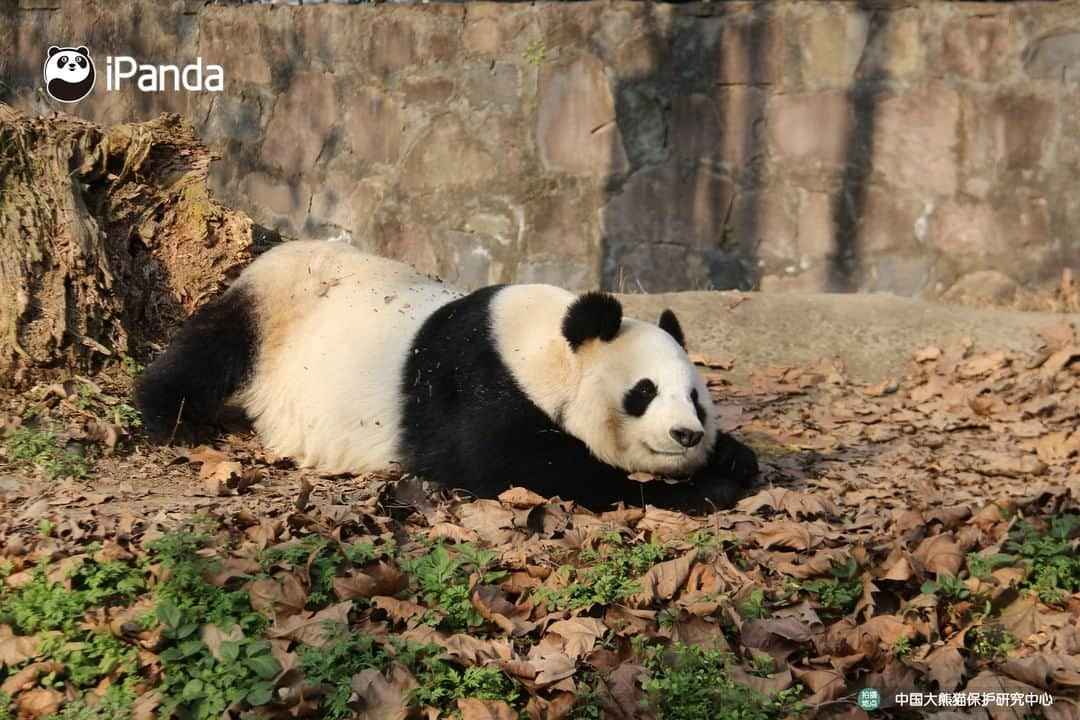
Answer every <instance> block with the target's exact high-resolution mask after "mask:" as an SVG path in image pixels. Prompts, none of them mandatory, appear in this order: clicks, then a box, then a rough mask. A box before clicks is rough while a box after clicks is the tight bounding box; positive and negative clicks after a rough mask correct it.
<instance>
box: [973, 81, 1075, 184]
mask: <svg viewBox="0 0 1080 720" xmlns="http://www.w3.org/2000/svg"><path fill="white" fill-rule="evenodd" d="M962 110H963V125H962V127H963V133H964V135H963V144H962V148H963V159H962V162H963V166H964V169H965V170H966V171H967V172H969V173H982V174H991V175H992V173H993V171H994V170H995V169H996V168H997V167H998V166H1001V167H1002V169H1006V170H1032V169H1034V168H1037V167H1039V165H1040V164H1041V162H1042V158H1043V148H1044V146H1045V145H1046V143H1047V141H1048V139H1049V136H1050V133H1051V131H1052V129H1053V121H1054V105H1053V103H1052V102H1050V101H1049V100H1046V99H1044V98H1042V97H1039V96H1037V95H1031V94H1028V93H1017V92H1013V91H1006V92H1003V93H1001V94H975V93H968V94H965V96H964V97H963V102H962Z"/></svg>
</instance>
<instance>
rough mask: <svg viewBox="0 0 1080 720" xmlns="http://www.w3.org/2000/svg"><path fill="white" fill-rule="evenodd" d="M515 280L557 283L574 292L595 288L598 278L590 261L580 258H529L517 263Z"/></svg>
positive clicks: (597, 284)
mask: <svg viewBox="0 0 1080 720" xmlns="http://www.w3.org/2000/svg"><path fill="white" fill-rule="evenodd" d="M517 282H522V283H543V284H545V285H558V286H559V287H564V288H566V289H567V290H572V291H574V292H584V291H586V290H595V289H596V288H597V287H598V286H599V284H600V278H599V276H598V274H597V271H596V268H595V267H594V266H593V264H592V263H588V262H585V261H582V260H567V259H558V260H547V259H539V258H536V259H529V260H525V261H524V262H522V263H520V264H519V265H518V270H517Z"/></svg>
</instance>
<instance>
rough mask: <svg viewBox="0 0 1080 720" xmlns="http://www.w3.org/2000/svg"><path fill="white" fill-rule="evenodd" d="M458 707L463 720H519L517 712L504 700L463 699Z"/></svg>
mask: <svg viewBox="0 0 1080 720" xmlns="http://www.w3.org/2000/svg"><path fill="white" fill-rule="evenodd" d="M457 706H458V711H459V712H460V713H461V720H518V714H517V711H516V710H514V709H513V708H512V707H510V706H509V705H507V704H506V703H504V702H503V701H502V700H477V699H476V698H462V699H460V700H458V701H457Z"/></svg>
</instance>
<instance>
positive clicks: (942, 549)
mask: <svg viewBox="0 0 1080 720" xmlns="http://www.w3.org/2000/svg"><path fill="white" fill-rule="evenodd" d="M912 557H914V558H915V560H917V561H918V562H920V563H921V564H922V566H923V567H924V568H926V571H927V572H931V573H934V574H935V575H940V574H941V573H948V574H949V575H952V576H954V577H955V576H956V574H957V573H959V572H960V567H961V565H962V564H963V562H964V552H963V550H961V549H960V546H959V545H957V544H956V540H955V539H954V538H953V535H952V533H941V534H940V535H932V536H930V537H928V538H926V539H925V540H923V541H922V542H921V543H919V547H917V548H915V552H913V553H912Z"/></svg>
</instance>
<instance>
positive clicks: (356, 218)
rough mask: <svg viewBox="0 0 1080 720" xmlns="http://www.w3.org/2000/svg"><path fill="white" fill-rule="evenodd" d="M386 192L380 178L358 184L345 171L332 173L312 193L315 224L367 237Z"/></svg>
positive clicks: (355, 235)
mask: <svg viewBox="0 0 1080 720" xmlns="http://www.w3.org/2000/svg"><path fill="white" fill-rule="evenodd" d="M385 193H386V185H385V183H384V181H383V180H382V179H380V178H362V179H360V180H359V181H357V180H356V178H355V177H353V176H352V175H351V174H347V173H344V172H340V171H335V172H331V173H328V174H327V176H326V178H325V179H324V180H323V181H322V182H321V183H320V184H319V186H318V188H317V189H316V190H315V191H314V193H313V194H312V197H311V214H310V219H311V222H312V223H317V224H329V225H335V226H337V227H339V228H343V229H345V230H348V231H349V232H350V233H351V234H352V235H353V236H354V237H360V236H363V235H364V234H366V232H367V230H368V228H369V226H370V225H371V219H372V217H373V216H374V215H375V213H376V211H377V210H378V207H379V205H380V204H381V203H382V199H383V196H384V195H385Z"/></svg>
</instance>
